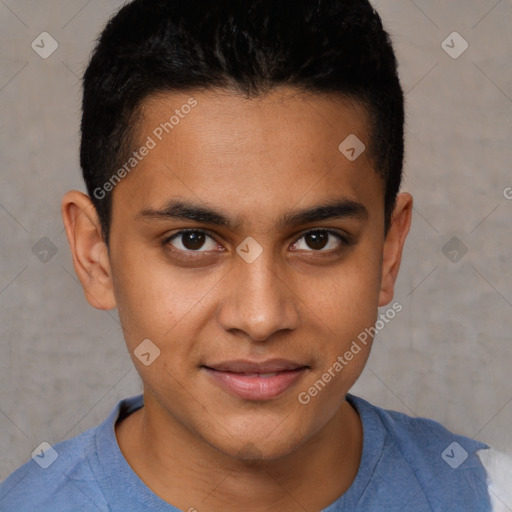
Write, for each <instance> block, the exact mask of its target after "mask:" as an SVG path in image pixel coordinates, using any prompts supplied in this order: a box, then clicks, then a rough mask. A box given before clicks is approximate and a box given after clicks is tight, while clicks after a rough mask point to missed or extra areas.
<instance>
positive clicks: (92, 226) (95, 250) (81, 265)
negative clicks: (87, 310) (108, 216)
mask: <svg viewBox="0 0 512 512" xmlns="http://www.w3.org/2000/svg"><path fill="white" fill-rule="evenodd" d="M62 219H63V221H64V227H65V229H66V235H67V238H68V242H69V246H70V248H71V254H72V256H73V267H74V269H75V272H76V275H77V276H78V279H79V280H80V282H81V283H82V287H83V289H84V293H85V297H86V299H87V301H88V302H89V304H90V305H91V306H93V307H94V308H97V309H103V310H108V309H113V308H115V307H116V302H115V297H114V291H113V284H112V274H111V269H110V258H109V254H108V249H107V246H106V244H105V242H104V240H103V236H102V232H101V225H100V222H99V218H98V214H97V212H96V209H95V207H94V205H93V204H92V202H91V200H90V198H89V197H88V196H87V195H85V194H83V193H82V192H79V191H77V190H72V191H70V192H68V193H67V194H66V195H65V196H64V197H63V199H62Z"/></svg>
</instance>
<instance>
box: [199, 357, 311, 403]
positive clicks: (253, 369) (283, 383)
mask: <svg viewBox="0 0 512 512" xmlns="http://www.w3.org/2000/svg"><path fill="white" fill-rule="evenodd" d="M203 369H204V371H205V372H206V373H207V374H208V376H209V377H210V378H211V379H212V380H213V381H214V383H216V384H217V385H219V386H220V387H221V388H222V389H223V390H224V391H227V392H228V393H230V394H232V395H234V396H236V397H238V398H242V399H244V400H270V399H273V398H277V397H279V396H280V395H282V394H283V393H284V392H285V391H287V390H289V389H290V388H292V387H293V386H294V385H295V384H296V383H297V382H298V380H300V379H301V378H302V377H303V375H304V374H305V373H306V371H307V370H308V369H309V366H307V365H304V364H302V363H299V362H296V361H291V360H286V359H270V360H266V361H261V362H256V361H245V360H235V361H225V362H221V363H216V364H209V365H204V366H203Z"/></svg>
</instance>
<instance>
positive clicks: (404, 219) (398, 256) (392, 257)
mask: <svg viewBox="0 0 512 512" xmlns="http://www.w3.org/2000/svg"><path fill="white" fill-rule="evenodd" d="M412 204H413V200H412V196H411V195H410V194H407V193H402V194H399V195H398V197H397V199H396V205H395V209H394V211H393V216H392V218H391V224H390V226H389V230H388V233H387V235H386V240H385V241H384V251H383V257H382V277H381V284H380V295H379V307H381V306H385V305H386V304H389V303H390V302H391V300H392V299H393V294H394V292H395V282H396V278H397V276H398V270H399V268H400V262H401V261H402V250H403V248H404V243H405V239H406V238H407V234H408V233H409V228H410V227H411V219H412Z"/></svg>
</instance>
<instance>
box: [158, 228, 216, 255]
mask: <svg viewBox="0 0 512 512" xmlns="http://www.w3.org/2000/svg"><path fill="white" fill-rule="evenodd" d="M164 244H165V245H167V244H169V245H171V246H172V247H173V248H174V249H176V250H177V251H181V252H206V251H214V250H216V249H217V248H218V247H219V244H218V243H217V242H215V240H214V239H213V238H212V237H211V236H210V235H209V234H208V233H207V232H206V231H203V230H199V229H188V230H184V231H179V232H178V233H175V234H174V235H172V236H170V237H169V238H167V239H166V240H165V241H164ZM200 249H203V250H200Z"/></svg>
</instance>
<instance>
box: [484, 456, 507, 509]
mask: <svg viewBox="0 0 512 512" xmlns="http://www.w3.org/2000/svg"><path fill="white" fill-rule="evenodd" d="M477 455H478V457H480V460H481V461H482V464H483V465H484V467H485V469H486V471H487V477H488V482H487V484H488V488H489V495H490V498H491V504H492V512H512V457H510V456H508V455H506V454H504V453H501V452H498V451H496V450H493V449H492V448H490V449H487V450H479V451H478V452H477Z"/></svg>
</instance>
